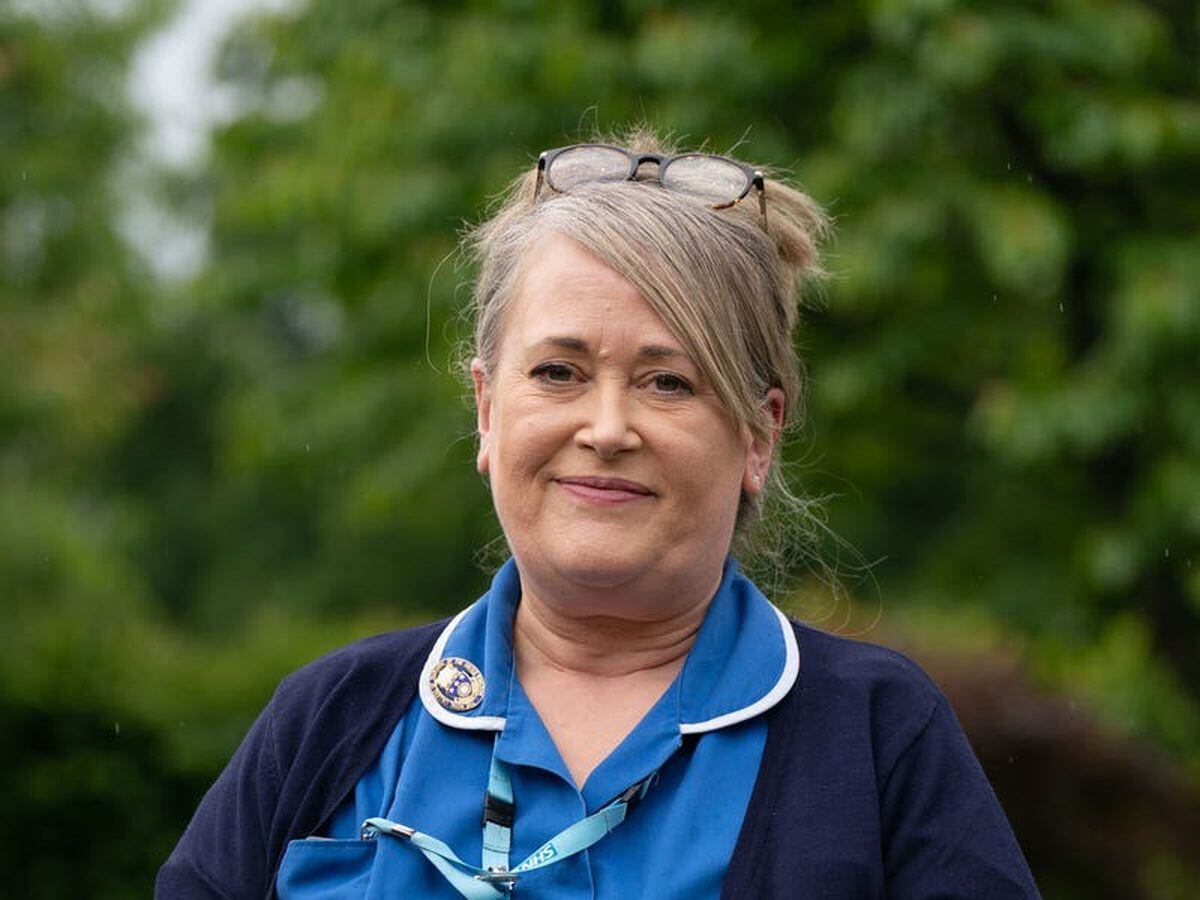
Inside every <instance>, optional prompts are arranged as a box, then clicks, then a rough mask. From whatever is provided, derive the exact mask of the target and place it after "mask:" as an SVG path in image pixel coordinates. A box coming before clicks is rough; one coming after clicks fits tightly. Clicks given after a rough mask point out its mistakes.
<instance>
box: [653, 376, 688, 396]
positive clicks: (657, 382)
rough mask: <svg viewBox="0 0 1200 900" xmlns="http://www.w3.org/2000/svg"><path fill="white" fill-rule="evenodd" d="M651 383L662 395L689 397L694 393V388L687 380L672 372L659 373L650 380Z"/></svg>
mask: <svg viewBox="0 0 1200 900" xmlns="http://www.w3.org/2000/svg"><path fill="white" fill-rule="evenodd" d="M650 383H651V384H652V385H653V386H654V390H655V391H657V392H658V393H660V394H678V395H688V394H691V393H693V391H692V386H691V384H690V383H689V382H688V381H687V379H686V378H683V377H681V376H679V375H675V374H673V373H671V372H659V373H658V374H656V375H654V376H653V377H652V378H651V379H650Z"/></svg>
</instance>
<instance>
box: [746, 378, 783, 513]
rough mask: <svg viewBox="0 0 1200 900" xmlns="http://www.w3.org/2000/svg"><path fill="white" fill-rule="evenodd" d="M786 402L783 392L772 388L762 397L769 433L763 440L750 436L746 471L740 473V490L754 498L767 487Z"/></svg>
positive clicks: (781, 428)
mask: <svg viewBox="0 0 1200 900" xmlns="http://www.w3.org/2000/svg"><path fill="white" fill-rule="evenodd" d="M786 409H787V402H786V400H785V398H784V396H783V390H782V389H780V388H777V387H773V388H771V389H770V390H768V391H767V394H766V396H765V397H763V402H762V410H763V412H764V413H766V415H767V416H769V417H770V421H771V431H770V433H769V434H768V435H767V436H766V437H763V438H757V437H754V436H753V434H752V435H751V436H750V438H749V441H750V446H749V447H748V448H747V451H746V470H745V471H744V472H743V473H742V490H743V491H745V492H746V493H747V494H749V495H750V496H752V497H754V496H757V495H759V494H761V493H762V492H763V489H764V488H765V487H766V485H767V472H768V471H770V469H771V455H772V454H773V453H774V452H775V445H776V444H777V443H778V442H779V435H780V434H781V433H782V431H783V417H784V413H785V412H786Z"/></svg>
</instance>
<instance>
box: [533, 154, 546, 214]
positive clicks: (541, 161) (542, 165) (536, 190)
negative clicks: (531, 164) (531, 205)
mask: <svg viewBox="0 0 1200 900" xmlns="http://www.w3.org/2000/svg"><path fill="white" fill-rule="evenodd" d="M545 177H546V154H545V153H542V154H541V155H540V156H538V163H537V179H536V180H535V181H534V183H533V197H532V199H533V202H535V203H536V202H537V198H538V195H539V194H541V192H542V179H543V178H545Z"/></svg>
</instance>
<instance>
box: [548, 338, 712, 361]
mask: <svg viewBox="0 0 1200 900" xmlns="http://www.w3.org/2000/svg"><path fill="white" fill-rule="evenodd" d="M543 347H554V348H557V349H559V350H573V351H575V352H577V353H587V352H588V343H587V341H585V340H583V339H582V338H577V337H567V336H565V335H563V336H559V335H551V336H550V337H544V338H542V339H541V340H540V341H537V342H536V343H534V344H532V345H531V346H530V347H529V349H530V351H535V350H538V349H541V348H543ZM637 355H638V356H639V357H640V358H644V359H690V358H691V357H689V356H688V355H687V354H686V353H684V352H683V351H682V350H679V349H678V348H676V347H668V346H666V345H665V344H643V345H642V346H641V347H638V354H637Z"/></svg>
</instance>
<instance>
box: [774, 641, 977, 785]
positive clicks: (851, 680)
mask: <svg viewBox="0 0 1200 900" xmlns="http://www.w3.org/2000/svg"><path fill="white" fill-rule="evenodd" d="M792 627H793V629H794V631H795V634H796V644H797V648H798V650H799V658H800V674H799V677H798V679H797V682H796V687H795V691H796V693H797V698H796V699H797V701H798V706H797V707H796V708H797V711H798V712H800V714H801V715H803V716H804V718H805V719H806V720H807V721H810V722H811V721H812V719H814V718H819V719H820V720H821V721H822V722H824V723H826V724H827V725H828V726H829V727H830V728H832V729H833V730H835V731H837V732H839V733H841V734H842V735H844V736H847V737H849V736H857V737H858V738H860V739H864V740H866V741H867V742H869V744H870V745H871V746H872V747H873V748H874V749H873V755H874V756H875V758H876V762H877V763H880V764H882V765H883V766H884V767H885V768H886V766H887V763H888V762H889V761H890V760H893V759H894V758H895V757H896V756H898V755H899V754H900V753H902V752H903V751H904V750H905V749H906V748H907V747H908V746H909V745H911V744H912V743H913V742H914V741H915V740H916V739H917V738H918V737H919V736H920V735H921V733H922V732H923V731H924V730H925V729H926V727H927V726H928V725H929V723H930V722H931V721H932V720H933V719H934V717H935V715H936V714H937V713H938V712H939V710H947V711H948V710H949V704H948V702H947V700H946V698H945V695H944V694H943V693H942V691H941V690H940V689H939V688H938V686H937V685H936V684H935V683H934V682H933V679H931V678H930V677H929V676H928V675H927V674H926V673H925V671H924V670H923V669H922V668H921V667H920V666H919V665H917V663H915V662H913V661H912V660H911V659H909V658H908V657H907V656H905V655H904V654H903V653H900V652H898V651H896V650H892V649H889V648H887V647H882V646H879V645H878V644H871V643H868V642H866V641H860V640H854V639H851V638H845V637H840V636H838V635H833V634H828V633H826V632H823V631H820V630H819V629H816V628H813V627H811V626H808V625H804V624H802V623H799V622H795V621H793V622H792ZM952 715H953V714H952V713H951V717H952Z"/></svg>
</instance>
